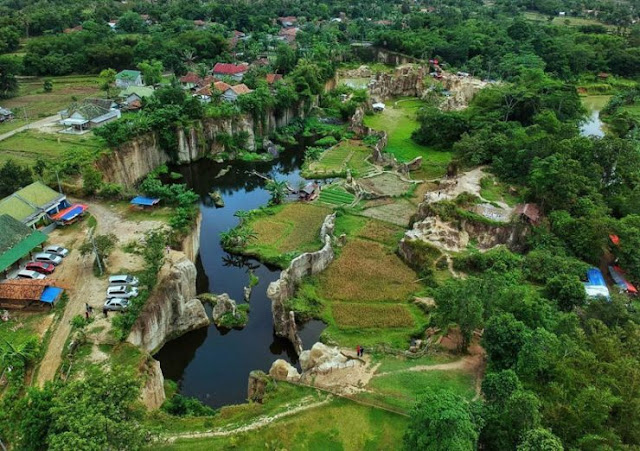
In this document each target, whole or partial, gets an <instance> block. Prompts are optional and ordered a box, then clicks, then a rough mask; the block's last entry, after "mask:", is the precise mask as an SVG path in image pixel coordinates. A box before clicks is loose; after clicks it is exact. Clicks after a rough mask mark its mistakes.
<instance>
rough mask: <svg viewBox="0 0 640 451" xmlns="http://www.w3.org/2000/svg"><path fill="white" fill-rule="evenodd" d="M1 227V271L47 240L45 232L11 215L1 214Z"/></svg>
mask: <svg viewBox="0 0 640 451" xmlns="http://www.w3.org/2000/svg"><path fill="white" fill-rule="evenodd" d="M0 229H1V230H2V234H0V271H4V270H5V269H7V268H8V267H9V266H11V265H13V264H14V263H15V262H17V261H18V260H20V259H21V258H22V257H24V256H25V255H27V254H28V253H29V252H31V251H32V250H33V249H34V248H35V247H36V246H39V245H40V244H42V243H44V242H45V241H46V240H47V235H45V234H44V233H42V232H40V231H38V230H33V229H31V228H29V227H27V226H26V225H24V224H22V223H21V222H18V221H16V220H15V219H13V218H12V217H10V216H9V215H2V216H0Z"/></svg>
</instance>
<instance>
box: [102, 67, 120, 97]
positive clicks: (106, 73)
mask: <svg viewBox="0 0 640 451" xmlns="http://www.w3.org/2000/svg"><path fill="white" fill-rule="evenodd" d="M98 78H99V80H100V89H102V90H103V91H104V92H105V95H106V96H107V97H111V89H113V88H115V85H116V71H115V69H104V70H103V71H101V72H100V75H99V76H98Z"/></svg>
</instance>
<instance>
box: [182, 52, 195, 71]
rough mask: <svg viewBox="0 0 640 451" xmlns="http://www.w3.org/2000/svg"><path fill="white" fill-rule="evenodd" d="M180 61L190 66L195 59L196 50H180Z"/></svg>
mask: <svg viewBox="0 0 640 451" xmlns="http://www.w3.org/2000/svg"><path fill="white" fill-rule="evenodd" d="M182 61H183V62H184V64H185V65H186V66H187V67H189V68H191V66H193V65H194V63H195V61H196V52H194V51H193V50H191V49H185V50H183V51H182Z"/></svg>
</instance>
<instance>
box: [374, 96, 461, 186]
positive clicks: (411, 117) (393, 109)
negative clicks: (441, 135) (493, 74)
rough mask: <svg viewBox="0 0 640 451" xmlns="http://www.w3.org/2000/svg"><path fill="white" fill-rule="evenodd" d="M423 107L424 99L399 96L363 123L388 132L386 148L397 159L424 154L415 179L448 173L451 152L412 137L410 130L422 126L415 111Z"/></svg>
mask: <svg viewBox="0 0 640 451" xmlns="http://www.w3.org/2000/svg"><path fill="white" fill-rule="evenodd" d="M422 106H423V102H422V101H420V100H418V99H400V100H398V101H396V102H394V103H389V104H388V105H387V108H386V109H385V110H384V111H383V112H382V113H378V114H374V115H371V116H365V118H364V123H365V125H367V126H368V127H371V128H373V129H375V130H384V131H386V132H387V133H388V134H389V141H388V144H387V147H386V149H385V151H386V152H389V153H392V154H393V155H395V156H396V158H398V160H400V161H405V162H406V161H411V160H412V159H414V158H415V157H422V159H423V161H422V168H421V169H420V170H418V171H414V172H412V175H413V177H414V178H417V179H421V178H425V179H433V178H438V177H442V176H443V175H444V174H445V173H446V169H447V165H448V164H449V162H450V161H451V158H452V153H451V152H442V151H438V150H435V149H432V148H430V147H427V146H422V145H420V144H418V143H416V142H415V141H414V140H413V139H411V133H413V131H414V130H415V129H417V128H418V126H419V124H418V121H417V119H416V114H417V112H418V110H419V109H420V107H422Z"/></svg>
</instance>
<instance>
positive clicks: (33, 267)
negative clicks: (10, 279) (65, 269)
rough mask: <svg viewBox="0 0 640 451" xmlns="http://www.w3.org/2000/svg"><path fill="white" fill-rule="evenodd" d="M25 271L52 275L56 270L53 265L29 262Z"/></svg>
mask: <svg viewBox="0 0 640 451" xmlns="http://www.w3.org/2000/svg"><path fill="white" fill-rule="evenodd" d="M24 269H28V270H29V271H36V272H39V273H40V274H51V273H52V272H53V270H54V269H56V267H55V265H53V264H51V263H45V262H29V263H27V266H25V267H24Z"/></svg>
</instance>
